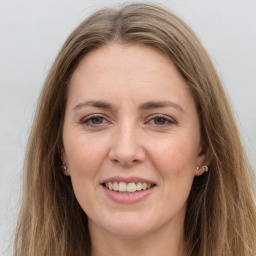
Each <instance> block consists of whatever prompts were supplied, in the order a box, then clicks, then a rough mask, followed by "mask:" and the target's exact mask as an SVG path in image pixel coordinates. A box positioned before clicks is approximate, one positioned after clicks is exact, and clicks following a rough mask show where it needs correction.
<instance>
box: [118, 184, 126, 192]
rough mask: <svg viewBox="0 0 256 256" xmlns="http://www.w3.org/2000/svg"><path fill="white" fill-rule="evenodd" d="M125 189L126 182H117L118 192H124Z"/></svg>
mask: <svg viewBox="0 0 256 256" xmlns="http://www.w3.org/2000/svg"><path fill="white" fill-rule="evenodd" d="M126 190H127V185H126V183H124V182H119V191H120V192H126Z"/></svg>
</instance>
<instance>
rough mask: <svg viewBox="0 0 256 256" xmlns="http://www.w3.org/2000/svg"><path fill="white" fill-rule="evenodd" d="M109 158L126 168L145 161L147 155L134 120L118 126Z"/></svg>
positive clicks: (123, 121)
mask: <svg viewBox="0 0 256 256" xmlns="http://www.w3.org/2000/svg"><path fill="white" fill-rule="evenodd" d="M109 156H110V158H111V160H112V161H114V162H118V163H120V164H121V165H126V166H130V165H133V164H135V163H139V162H141V161H143V160H144V158H145V153H144V150H143V146H142V144H141V143H140V139H139V127H138V126H137V125H136V123H135V122H134V121H132V119H129V120H127V119H126V120H122V121H121V122H120V123H119V124H118V125H117V126H116V129H115V132H114V133H113V142H112V147H111V150H110V153H109Z"/></svg>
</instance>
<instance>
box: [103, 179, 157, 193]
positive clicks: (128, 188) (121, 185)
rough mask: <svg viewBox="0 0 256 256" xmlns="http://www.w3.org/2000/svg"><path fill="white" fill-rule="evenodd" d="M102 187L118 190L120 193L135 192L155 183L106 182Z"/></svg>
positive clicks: (148, 187) (150, 186)
mask: <svg viewBox="0 0 256 256" xmlns="http://www.w3.org/2000/svg"><path fill="white" fill-rule="evenodd" d="M102 185H103V186H104V187H106V188H107V189H109V190H112V191H115V192H120V193H135V192H139V191H144V190H148V189H150V188H152V187H154V186H156V184H149V183H145V182H129V183H126V182H122V181H121V182H117V181H114V182H107V183H103V184H102Z"/></svg>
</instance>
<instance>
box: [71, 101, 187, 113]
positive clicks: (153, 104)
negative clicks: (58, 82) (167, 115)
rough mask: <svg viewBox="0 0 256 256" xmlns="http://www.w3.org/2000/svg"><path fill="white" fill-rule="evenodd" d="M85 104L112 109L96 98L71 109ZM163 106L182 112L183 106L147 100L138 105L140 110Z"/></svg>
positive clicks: (76, 108) (169, 102) (109, 105)
mask: <svg viewBox="0 0 256 256" xmlns="http://www.w3.org/2000/svg"><path fill="white" fill-rule="evenodd" d="M86 106H92V107H96V108H103V109H113V108H114V107H113V106H112V105H111V104H110V103H108V102H106V101H98V100H96V101H95V100H90V101H85V102H81V103H79V104H78V105H76V106H75V107H74V108H73V110H74V111H76V110H78V109H80V108H83V107H86ZM165 107H172V108H175V109H177V110H179V111H181V112H184V110H183V108H182V107H181V106H180V105H178V104H177V103H174V102H172V101H149V102H145V103H143V104H141V105H140V106H139V109H140V110H149V109H156V108H165Z"/></svg>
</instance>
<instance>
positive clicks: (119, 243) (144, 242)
mask: <svg viewBox="0 0 256 256" xmlns="http://www.w3.org/2000/svg"><path fill="white" fill-rule="evenodd" d="M91 230H93V232H91V241H92V256H108V255H111V256H120V255H122V256H130V255H140V256H155V255H161V256H167V255H168V256H185V255H186V254H185V253H184V251H185V246H184V239H183V229H179V230H177V228H175V229H172V230H170V229H169V228H168V229H167V228H166V229H164V228H163V229H161V232H160V231H154V232H152V233H150V234H148V235H141V236H136V237H120V236H115V235H113V234H110V233H108V232H102V230H97V228H93V229H91ZM98 231H100V232H98Z"/></svg>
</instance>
